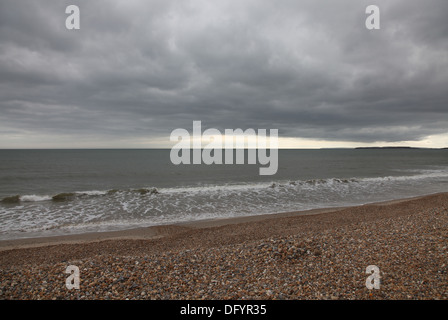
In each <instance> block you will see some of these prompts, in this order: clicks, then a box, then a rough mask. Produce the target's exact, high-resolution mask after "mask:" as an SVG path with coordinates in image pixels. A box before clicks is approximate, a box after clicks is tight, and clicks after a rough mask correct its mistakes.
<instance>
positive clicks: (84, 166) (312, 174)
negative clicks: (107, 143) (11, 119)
mask: <svg viewBox="0 0 448 320" xmlns="http://www.w3.org/2000/svg"><path fill="white" fill-rule="evenodd" d="M246 152H247V150H246ZM246 159H247V158H246ZM260 166H261V165H260V164H258V163H257V164H247V162H246V163H245V164H233V165H231V164H211V165H206V164H179V165H174V164H172V162H171V160H170V149H96V150H92V149H89V150H84V149H83V150H79V149H76V150H74V149H73V150H61V149H58V150H0V240H11V239H20V238H30V237H43V236H53V235H68V234H79V233H87V232H100V231H114V230H124V229H132V228H137V227H147V226H154V225H162V224H174V223H181V222H189V221H197V220H204V219H217V218H218V219H220V218H231V217H241V216H250V215H260V214H272V213H279V212H291V211H298V210H308V209H314V208H330V207H339V206H353V205H362V204H367V203H372V202H378V201H386V200H392V199H400V198H408V197H414V196H420V195H426V194H432V193H438V192H446V191H448V150H446V149H406V148H391V149H381V148H380V149H312V150H302V149H300V150H297V149H294V150H293V149H281V150H279V151H278V171H277V173H276V174H275V175H265V176H263V175H260V174H259V168H260Z"/></svg>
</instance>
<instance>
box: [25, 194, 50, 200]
mask: <svg viewBox="0 0 448 320" xmlns="http://www.w3.org/2000/svg"><path fill="white" fill-rule="evenodd" d="M48 200H51V196H48V195H44V196H39V195H35V194H30V195H24V196H20V201H24V202H37V201H48Z"/></svg>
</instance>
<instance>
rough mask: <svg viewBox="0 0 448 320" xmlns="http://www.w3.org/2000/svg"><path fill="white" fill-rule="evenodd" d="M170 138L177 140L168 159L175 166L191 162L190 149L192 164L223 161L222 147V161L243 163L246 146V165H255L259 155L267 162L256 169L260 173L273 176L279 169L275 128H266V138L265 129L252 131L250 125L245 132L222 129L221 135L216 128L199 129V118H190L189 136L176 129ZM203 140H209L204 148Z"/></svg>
mask: <svg viewBox="0 0 448 320" xmlns="http://www.w3.org/2000/svg"><path fill="white" fill-rule="evenodd" d="M170 141H174V142H177V143H176V144H175V145H174V146H173V147H172V148H171V152H170V159H171V162H172V163H173V164H175V165H179V164H191V157H190V154H191V153H190V152H191V151H192V153H193V161H192V164H201V163H204V164H207V165H210V164H223V156H222V155H223V149H224V153H225V154H224V164H245V147H246V145H247V164H257V158H258V162H259V163H260V164H261V165H262V166H264V165H267V166H266V167H260V168H259V174H260V175H274V174H275V173H276V172H277V169H278V129H269V137H267V136H266V129H258V131H257V133H255V130H254V129H251V128H249V129H246V130H245V131H243V130H242V129H225V130H224V136H223V135H222V134H221V132H220V131H219V130H218V129H215V128H210V129H207V130H205V131H204V132H202V124H201V121H193V134H192V136H190V133H189V132H188V131H187V130H186V129H182V128H178V129H174V130H173V131H172V132H171V136H170ZM203 142H208V144H207V145H206V146H205V147H204V148H202V143H203ZM268 142H269V148H268V147H267V145H268ZM268 149H269V155H268V152H267V150H268ZM234 151H235V152H236V157H235V158H236V159H235V160H236V161H235V162H234Z"/></svg>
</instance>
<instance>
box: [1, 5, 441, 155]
mask: <svg viewBox="0 0 448 320" xmlns="http://www.w3.org/2000/svg"><path fill="white" fill-rule="evenodd" d="M70 4H75V5H77V6H78V7H79V8H80V17H81V21H80V22H81V23H80V25H81V28H80V30H68V29H66V27H65V20H66V18H67V16H68V15H67V14H66V13H65V8H66V7H67V6H68V5H70ZM369 4H372V3H370V1H355V0H337V1H330V0H317V1H316V0H300V1H297V0H294V1H293V0H284V1H260V0H239V1H236V0H219V1H205V0H203V1H199V0H191V1H180V0H176V1H167V0H160V1H159V0H151V1H137V0H134V1H125V0H123V1H50V0H48V1H47V0H38V1H24V0H20V1H16V0H2V1H1V4H0V147H12V146H14V144H17V146H21V145H25V144H26V143H25V142H26V141H27V140H28V141H33V140H32V139H33V137H47V138H48V139H54V141H60V143H61V144H62V145H60V146H61V147H71V146H77V145H78V144H77V143H78V142H79V141H81V142H82V141H96V146H97V147H102V146H103V143H105V142H107V144H104V145H107V146H110V145H111V141H112V145H113V142H114V141H116V142H117V144H116V145H117V146H123V144H120V143H119V141H122V142H123V143H124V144H126V143H128V142H130V141H141V143H142V144H141V146H142V147H145V146H150V145H151V141H152V140H154V141H156V140H157V141H161V143H162V144H163V141H166V144H167V145H168V144H169V135H170V133H171V131H172V130H174V129H176V128H186V129H188V128H191V126H192V121H193V120H201V121H202V124H203V128H205V127H213V128H217V129H219V130H223V129H224V128H243V129H245V128H266V129H269V128H276V129H279V136H280V137H297V138H309V139H319V140H328V141H331V140H335V141H354V142H363V143H370V142H375V141H384V142H395V141H411V140H421V139H424V138H425V137H427V136H430V135H437V134H444V133H447V132H448V129H447V128H448V90H447V88H448V20H447V17H446V14H447V13H448V1H446V0H429V1H417V0H413V1H409V0H387V1H386V0H378V1H375V3H374V4H376V5H377V6H378V7H379V8H380V10H381V11H380V12H381V29H379V30H368V29H367V28H366V27H365V20H366V18H367V15H366V13H365V9H366V7H367V6H368V5H369ZM80 145H82V143H81V144H80ZM38 146H39V144H38V142H36V147H38ZM132 146H135V145H134V144H133V145H132Z"/></svg>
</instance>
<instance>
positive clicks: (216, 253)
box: [0, 192, 448, 300]
mask: <svg viewBox="0 0 448 320" xmlns="http://www.w3.org/2000/svg"><path fill="white" fill-rule="evenodd" d="M319 210H320V211H319ZM139 230H140V231H139V232H141V233H140V234H139V233H138V232H136V231H135V229H134V230H130V231H126V232H128V233H127V234H126V233H124V232H122V231H120V232H114V233H111V234H91V235H85V234H84V235H82V236H80V238H76V239H75V238H72V239H68V238H67V237H64V238H56V239H55V238H52V239H51V241H49V239H44V240H45V241H44V240H42V239H41V242H40V243H35V244H34V246H30V244H31V243H28V244H26V243H23V242H21V241H23V240H20V241H19V242H17V241H16V242H14V244H12V245H13V246H15V247H11V246H9V247H8V246H5V243H3V245H4V246H3V248H6V249H5V250H1V251H0V299H6V300H23V299H32V300H34V299H36V300H40V299H45V300H54V299H64V300H103V299H107V300H124V299H132V300H149V299H151V300H152V299H155V300H184V299H187V300H202V299H207V300H246V299H248V300H260V299H261V300H268V299H285V300H327V299H331V300H353V299H355V300H358V299H359V300H372V299H374V300H395V299H400V300H402V299H414V300H415V299H418V300H427V299H431V300H439V299H441V300H448V262H447V261H448V192H446V193H436V194H432V195H426V196H418V197H413V198H410V199H398V200H391V201H383V202H378V203H373V204H372V203H369V204H365V205H361V206H354V207H345V208H331V209H318V210H311V211H306V212H301V213H300V212H299V213H298V212H295V213H294V212H292V213H284V214H278V215H267V216H252V217H244V219H241V218H238V219H233V218H232V219H221V220H219V221H218V220H216V221H213V220H212V221H202V222H201V223H198V222H194V223H184V224H183V225H180V224H179V225H167V226H159V227H157V228H149V229H148V228H141V229H139ZM148 230H150V231H148ZM62 240H63V241H62ZM68 240H70V241H71V242H70V241H68ZM9 245H11V243H10V244H9ZM20 246H23V247H20ZM70 265H74V266H77V267H78V268H79V270H80V289H79V290H70V289H68V288H66V286H65V284H66V280H67V274H66V273H65V271H66V268H67V267H68V266H70ZM372 265H373V266H377V267H378V269H379V272H380V281H381V287H380V288H379V289H378V290H376V289H375V290H369V289H368V288H367V286H366V279H367V277H368V275H367V274H366V267H367V266H372Z"/></svg>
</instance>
